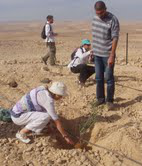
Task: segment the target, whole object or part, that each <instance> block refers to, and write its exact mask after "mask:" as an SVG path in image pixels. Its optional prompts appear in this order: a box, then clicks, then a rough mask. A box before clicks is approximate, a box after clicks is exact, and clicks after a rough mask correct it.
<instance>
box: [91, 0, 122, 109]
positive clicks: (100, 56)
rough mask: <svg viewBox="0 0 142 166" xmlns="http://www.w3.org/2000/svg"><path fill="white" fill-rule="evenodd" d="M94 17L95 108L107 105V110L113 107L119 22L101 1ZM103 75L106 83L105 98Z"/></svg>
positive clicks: (97, 3) (96, 7)
mask: <svg viewBox="0 0 142 166" xmlns="http://www.w3.org/2000/svg"><path fill="white" fill-rule="evenodd" d="M94 8H95V12H96V15H95V16H94V19H93V22H92V31H93V32H92V33H93V43H92V45H93V53H94V55H95V70H96V84H97V85H96V97H97V101H96V106H99V105H101V104H103V103H105V102H106V103H107V106H108V109H111V108H112V107H113V100H114V90H115V83H114V75H113V73H114V64H115V56H116V54H115V52H116V47H117V43H118V38H119V21H118V19H117V18H116V17H115V16H114V15H113V14H111V13H110V12H107V10H106V9H107V8H106V5H105V3H104V2H103V1H97V2H96V4H95V6H94ZM104 73H105V79H106V82H107V96H106V98H105V89H104Z"/></svg>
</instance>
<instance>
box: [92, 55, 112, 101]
mask: <svg viewBox="0 0 142 166" xmlns="http://www.w3.org/2000/svg"><path fill="white" fill-rule="evenodd" d="M107 61H108V57H98V56H95V69H96V84H97V85H96V96H97V100H100V101H105V100H106V102H113V100H114V90H115V83H114V75H113V73H114V65H113V66H111V67H109V66H108V64H107ZM104 78H105V79H106V82H107V97H106V99H105V89H104Z"/></svg>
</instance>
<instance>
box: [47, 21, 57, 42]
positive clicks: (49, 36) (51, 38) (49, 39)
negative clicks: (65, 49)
mask: <svg viewBox="0 0 142 166" xmlns="http://www.w3.org/2000/svg"><path fill="white" fill-rule="evenodd" d="M45 34H46V36H47V37H46V39H45V42H55V38H54V33H53V27H52V25H51V24H50V23H49V22H48V21H47V23H46V25H45Z"/></svg>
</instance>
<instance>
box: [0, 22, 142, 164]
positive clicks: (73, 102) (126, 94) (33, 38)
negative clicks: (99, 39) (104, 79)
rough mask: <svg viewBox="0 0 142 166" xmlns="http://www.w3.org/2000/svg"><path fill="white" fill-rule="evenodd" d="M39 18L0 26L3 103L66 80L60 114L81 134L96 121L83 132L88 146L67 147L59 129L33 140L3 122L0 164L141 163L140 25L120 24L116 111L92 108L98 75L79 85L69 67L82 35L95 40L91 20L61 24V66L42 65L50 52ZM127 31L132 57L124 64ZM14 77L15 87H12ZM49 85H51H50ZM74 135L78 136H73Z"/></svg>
mask: <svg viewBox="0 0 142 166" xmlns="http://www.w3.org/2000/svg"><path fill="white" fill-rule="evenodd" d="M42 24H43V23H41V22H18V23H17V22H15V23H1V24H0V106H1V107H4V108H10V107H12V105H14V103H16V101H17V100H18V99H20V97H21V96H22V95H24V94H25V93H26V92H28V91H29V90H30V89H32V88H34V87H36V86H39V85H43V84H45V82H46V81H47V82H50V81H49V80H52V81H63V82H64V83H65V84H66V85H67V87H68V91H69V94H70V95H69V96H68V97H67V98H65V99H64V100H62V102H57V103H56V110H57V113H58V114H59V115H60V116H61V119H62V122H63V124H64V126H65V128H66V130H68V131H69V133H71V134H73V135H75V136H79V125H80V124H82V123H85V121H86V120H87V118H88V117H90V116H91V114H92V113H93V112H97V113H96V117H95V121H94V122H95V123H94V125H93V126H91V128H90V129H88V130H87V131H86V133H85V134H84V135H83V136H82V138H83V139H84V140H86V141H89V142H90V143H86V142H83V145H84V148H82V149H75V148H74V147H70V146H69V145H67V144H66V143H65V142H64V140H63V139H62V138H61V136H60V134H59V133H58V132H57V131H56V132H52V133H50V134H49V133H47V135H44V136H36V137H35V136H32V135H31V136H30V137H31V139H32V143H31V144H27V145H26V144H23V143H21V142H19V141H18V140H17V139H16V138H15V134H16V132H17V130H19V129H20V127H18V126H16V125H14V124H13V123H5V122H0V165H1V166H20V165H21V166H58V165H63V166H80V165H82V166H142V74H141V73H142V50H141V48H142V24H139V23H122V25H121V33H120V40H119V45H118V49H117V59H116V66H115V80H116V91H115V109H114V110H112V111H108V110H107V108H106V106H105V105H103V106H101V107H99V108H94V107H93V108H91V104H90V102H93V101H94V100H95V93H96V92H95V88H96V84H95V82H94V80H93V79H94V78H95V75H94V76H93V77H92V78H91V79H90V80H88V82H87V85H88V86H87V87H85V88H84V89H79V87H78V85H77V83H76V80H77V75H75V74H72V73H71V72H70V71H69V70H68V69H67V66H66V65H67V64H68V63H69V61H70V54H71V53H72V51H73V50H74V49H75V48H76V47H78V46H79V45H80V42H81V40H82V39H83V38H89V39H90V40H91V26H90V23H88V22H78V23H74V22H62V23H60V22H57V23H56V24H55V31H56V32H57V33H58V37H57V40H56V44H57V65H56V66H55V67H51V66H50V65H47V66H44V64H43V63H42V61H41V57H42V56H43V55H44V54H46V52H47V50H46V47H45V43H44V42H43V41H42V39H41V38H40V33H41V29H42ZM126 33H129V57H128V64H127V65H126V62H125V59H126V58H125V55H126V53H125V52H126V49H125V45H126V44H125V41H126ZM11 81H16V83H17V85H18V86H17V87H15V88H12V87H11V86H9V83H10V82H11ZM49 85H50V83H49ZM73 139H74V140H75V141H77V139H76V138H75V137H74V136H73Z"/></svg>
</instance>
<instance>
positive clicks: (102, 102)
mask: <svg viewBox="0 0 142 166" xmlns="http://www.w3.org/2000/svg"><path fill="white" fill-rule="evenodd" d="M104 103H105V102H104V100H97V101H96V102H95V103H94V106H95V107H98V106H100V105H102V104H104Z"/></svg>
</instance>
